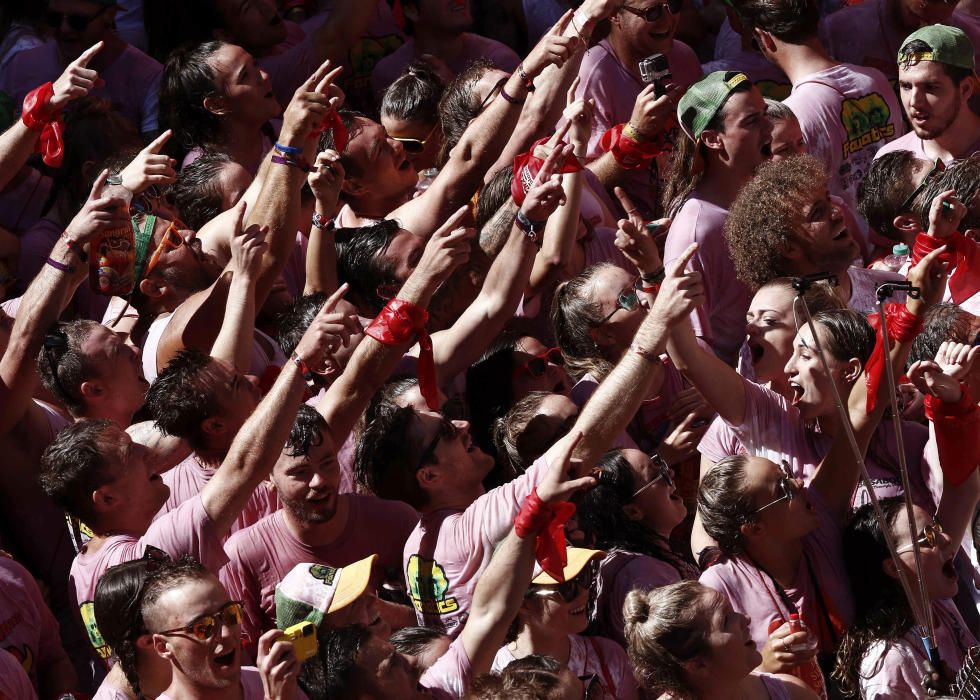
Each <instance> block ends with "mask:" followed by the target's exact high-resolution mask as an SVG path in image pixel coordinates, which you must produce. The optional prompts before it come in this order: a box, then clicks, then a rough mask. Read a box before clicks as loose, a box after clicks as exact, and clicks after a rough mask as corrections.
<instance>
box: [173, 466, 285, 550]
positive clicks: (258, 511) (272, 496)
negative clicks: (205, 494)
mask: <svg viewBox="0 0 980 700" xmlns="http://www.w3.org/2000/svg"><path fill="white" fill-rule="evenodd" d="M214 472H215V470H214V469H212V468H210V467H206V466H204V465H203V464H201V463H200V462H199V461H198V459H197V455H194V454H192V455H191V456H190V457H188V458H187V459H185V460H184V461H183V462H181V463H180V464H178V465H177V466H176V467H174V468H173V469H171V470H169V471H167V472H164V474H163V483H165V484H166V485H167V486H169V487H170V498H168V499H167V502H166V503H164V504H163V508H161V509H160V512H159V513H157V514H156V517H155V518H154V520H157V519H159V518H162V517H163V516H164V515H166V514H167V513H169V512H171V511H173V510H176V509H177V507H178V506H179V505H180V504H181V503H183V502H184V501H187V500H190V499H191V498H194V497H195V496H197V495H199V494H200V493H201V491H202V490H203V489H204V486H205V485H206V484H207V483H208V482H209V481H211V477H213V476H214ZM279 507H280V504H279V496H278V494H277V493H276V488H275V486H273V485H272V482H270V481H268V480H265V481H262V482H261V483H259V485H258V486H257V487H256V488H255V491H253V492H252V496H251V497H250V498H249V499H248V503H246V504H245V508H243V509H242V512H241V513H240V514H239V516H238V517H237V518H235V522H234V523H233V524H232V526H231V530H229V532H228V535H231V533H233V532H238V531H239V530H242V529H244V528H246V527H248V526H249V525H254V524H255V523H257V522H258V521H259V520H261V519H262V518H264V517H265V516H267V515H270V514H271V513H274V512H275V511H277V510H279ZM225 539H227V536H226V537H225Z"/></svg>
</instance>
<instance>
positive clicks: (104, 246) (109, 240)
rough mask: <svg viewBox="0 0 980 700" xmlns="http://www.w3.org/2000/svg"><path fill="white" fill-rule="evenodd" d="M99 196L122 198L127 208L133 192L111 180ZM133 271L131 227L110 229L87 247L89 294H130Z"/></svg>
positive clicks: (134, 253)
mask: <svg viewBox="0 0 980 700" xmlns="http://www.w3.org/2000/svg"><path fill="white" fill-rule="evenodd" d="M103 194H104V195H106V196H113V197H118V198H120V199H122V200H123V201H124V202H125V203H126V204H125V206H126V209H127V210H128V209H129V204H130V202H132V200H133V193H132V192H130V191H129V190H128V189H126V188H125V187H123V186H122V183H121V182H120V181H118V179H117V180H116V181H115V182H114V181H113V179H112V178H110V179H109V180H108V184H107V185H106V186H105V188H104V189H103ZM135 270H136V241H135V237H134V236H133V227H132V225H131V224H130V222H129V219H127V220H126V225H125V226H121V227H119V228H116V229H110V230H108V231H106V232H105V233H103V234H102V236H101V237H100V238H98V239H97V240H95V241H94V242H93V243H92V245H91V246H89V286H90V287H91V288H92V291H94V292H97V293H99V294H104V295H105V296H117V297H123V296H126V295H127V294H129V293H130V292H131V291H133V283H134V279H133V278H134V275H135Z"/></svg>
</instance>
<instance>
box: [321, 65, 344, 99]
mask: <svg viewBox="0 0 980 700" xmlns="http://www.w3.org/2000/svg"><path fill="white" fill-rule="evenodd" d="M343 70H344V67H343V66H337V67H336V68H334V69H333V70H332V71H330V72H329V73H327V74H326V75H325V76H323V79H322V80H321V81H320V82H319V83H317V85H316V88H315V89H314V92H319V93H320V94H323V95H326V94H327V88H329V87H330V86H331V85H332V84H333V81H334V80H336V79H337V76H338V75H340V73H341V71H343Z"/></svg>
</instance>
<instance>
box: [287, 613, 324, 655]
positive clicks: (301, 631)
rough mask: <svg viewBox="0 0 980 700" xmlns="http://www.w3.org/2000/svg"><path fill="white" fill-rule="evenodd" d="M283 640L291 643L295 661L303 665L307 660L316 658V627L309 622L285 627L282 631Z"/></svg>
mask: <svg viewBox="0 0 980 700" xmlns="http://www.w3.org/2000/svg"><path fill="white" fill-rule="evenodd" d="M282 634H283V639H285V640H286V641H287V642H292V644H293V651H294V652H296V660H297V661H299V662H300V663H303V662H304V661H306V660H307V659H309V658H312V657H313V656H316V652H317V648H318V645H317V641H316V625H314V624H313V623H312V622H310V621H309V620H304V621H303V622H300V623H297V624H295V625H293V626H292V627H287V628H286V629H284V630H283V631H282Z"/></svg>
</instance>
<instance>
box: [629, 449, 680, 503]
mask: <svg viewBox="0 0 980 700" xmlns="http://www.w3.org/2000/svg"><path fill="white" fill-rule="evenodd" d="M650 461H651V462H652V463H653V464H654V466H656V467H657V475H656V476H655V477H653V478H652V479H650V481H648V482H647V483H645V484H643V486H641V487H640V488H639V489H638V490H637V492H636V493H634V494H633V495H632V496H631V497H630V500H631V501H632V500H633V499H635V498H636V497H637V496H639V495H640V494H641V493H643V492H644V491H646V490H647V489H648V488H650V487H651V486H653V485H654V484H655V483H657V482H658V481H660V480H661V479H663V480H664V483H665V484H667V488H674V478H673V477H672V476H671V474H670V465H669V464H667V463H666V462H665V461H664V458H663V457H661V456H660V455H659V454H657V453H656V452H654V453H653V454H652V455H650Z"/></svg>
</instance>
